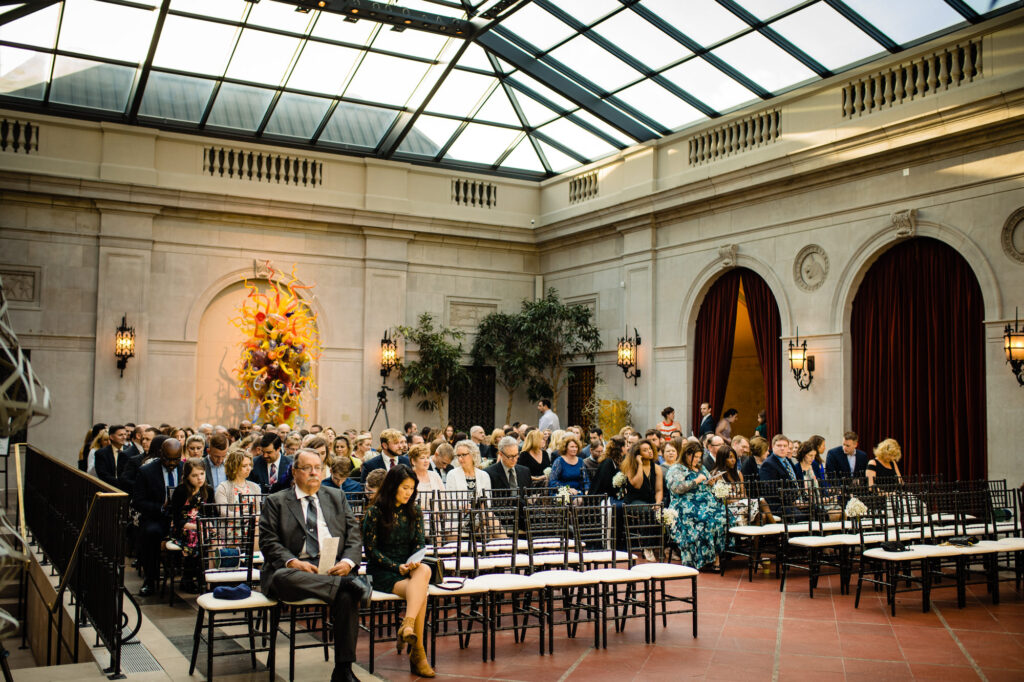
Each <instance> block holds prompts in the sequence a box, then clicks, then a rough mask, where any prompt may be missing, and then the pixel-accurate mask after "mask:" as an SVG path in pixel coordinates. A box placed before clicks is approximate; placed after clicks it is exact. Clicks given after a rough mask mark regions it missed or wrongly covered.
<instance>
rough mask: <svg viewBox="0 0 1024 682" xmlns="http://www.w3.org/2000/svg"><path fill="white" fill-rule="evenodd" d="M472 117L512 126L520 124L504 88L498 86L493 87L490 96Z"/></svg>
mask: <svg viewBox="0 0 1024 682" xmlns="http://www.w3.org/2000/svg"><path fill="white" fill-rule="evenodd" d="M473 118H476V119H480V120H484V121H493V122H494V123H507V124H509V125H514V126H518V125H522V123H521V122H520V120H519V117H518V116H516V110H515V109H513V108H512V103H511V102H509V101H508V95H506V94H505V89H504V88H502V87H500V86H499V87H497V88H495V90H494V92H493V93H492V94H491V96H490V97H488V98H487V102H485V103H484V105H483V106H482V107H480V111H478V112H476V116H474V117H473Z"/></svg>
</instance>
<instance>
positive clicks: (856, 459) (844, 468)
mask: <svg viewBox="0 0 1024 682" xmlns="http://www.w3.org/2000/svg"><path fill="white" fill-rule="evenodd" d="M859 440H860V439H859V438H858V437H857V434H856V433H854V432H853V431H847V432H846V433H844V434H843V444H842V445H841V446H839V447H834V448H832V449H831V450H829V451H828V454H827V455H825V475H826V476H832V477H836V478H850V477H853V478H861V477H863V476H864V475H865V472H866V471H867V469H868V455H867V453H866V452H863V451H861V450H858V449H857V443H858V442H859Z"/></svg>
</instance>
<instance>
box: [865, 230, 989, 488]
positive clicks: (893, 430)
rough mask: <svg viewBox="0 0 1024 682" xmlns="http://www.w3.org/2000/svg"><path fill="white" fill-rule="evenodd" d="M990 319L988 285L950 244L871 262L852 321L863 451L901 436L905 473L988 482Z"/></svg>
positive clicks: (899, 250)
mask: <svg viewBox="0 0 1024 682" xmlns="http://www.w3.org/2000/svg"><path fill="white" fill-rule="evenodd" d="M983 320H984V304H983V301H982V296H981V288H980V287H979V286H978V280H977V279H976V278H975V277H974V273H973V272H971V268H970V266H969V265H968V264H967V262H966V261H965V260H964V259H963V258H962V257H961V256H960V254H958V253H957V252H956V251H955V250H954V249H953V248H951V247H949V246H947V245H946V244H944V243H942V242H940V241H937V240H934V239H928V238H917V239H912V240H910V241H907V242H905V243H903V244H900V245H898V246H895V247H893V248H892V249H890V250H889V251H888V252H886V253H885V254H884V255H883V256H882V257H881V258H879V259H878V261H877V262H876V263H875V264H874V265H872V266H871V269H870V270H868V273H867V275H866V276H865V277H864V282H863V283H862V284H861V286H860V289H859V290H858V292H857V297H856V298H855V299H854V302H853V314H852V317H851V320H850V327H851V331H852V339H851V341H852V346H853V348H852V352H853V380H852V384H853V424H852V425H851V426H852V427H853V430H854V431H857V432H858V433H859V435H860V443H861V449H863V450H865V451H868V452H870V449H871V448H872V447H874V446H875V445H876V444H877V443H879V442H880V441H881V440H882V439H884V438H895V439H896V440H897V441H898V442H899V444H900V447H901V448H902V450H903V459H902V460H901V461H900V463H899V466H900V470H901V471H902V472H903V473H909V474H914V473H923V474H931V473H940V474H943V475H944V476H945V478H946V480H947V481H949V480H954V481H955V480H966V479H978V478H984V477H985V476H986V474H987V461H986V460H987V456H986V419H985V366H984V364H985V356H984V351H985V330H984V325H983Z"/></svg>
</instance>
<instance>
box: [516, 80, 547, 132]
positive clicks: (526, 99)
mask: <svg viewBox="0 0 1024 682" xmlns="http://www.w3.org/2000/svg"><path fill="white" fill-rule="evenodd" d="M512 96H513V97H515V98H516V102H518V103H519V107H520V108H521V109H522V110H523V114H524V115H525V116H526V122H527V123H529V124H530V125H531V126H534V127H536V126H539V125H541V124H542V123H547V122H548V121H550V120H552V119H553V118H556V117H557V116H558V114H557V113H555V112H554V111H552V110H551V109H548V108H547V107H546V106H544V105H543V104H541V103H540V102H538V101H537V100H535V99H534V98H532V97H530V96H529V95H527V94H526V93H525V92H520V91H518V90H515V89H513V90H512Z"/></svg>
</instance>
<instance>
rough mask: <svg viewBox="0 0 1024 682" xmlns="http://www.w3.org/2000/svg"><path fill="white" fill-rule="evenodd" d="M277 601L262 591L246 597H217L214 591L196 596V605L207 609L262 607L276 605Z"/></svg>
mask: <svg viewBox="0 0 1024 682" xmlns="http://www.w3.org/2000/svg"><path fill="white" fill-rule="evenodd" d="M275 604H277V601H276V600H274V599H270V598H269V597H267V596H266V595H265V594H263V593H262V592H253V593H252V594H250V595H249V596H248V597H246V598H245V599H217V598H216V597H214V596H213V592H207V593H206V594H201V595H199V596H198V597H196V605H197V606H198V607H199V608H201V609H203V610H205V611H242V610H245V609H262V608H266V607H268V606H274V605H275Z"/></svg>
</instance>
